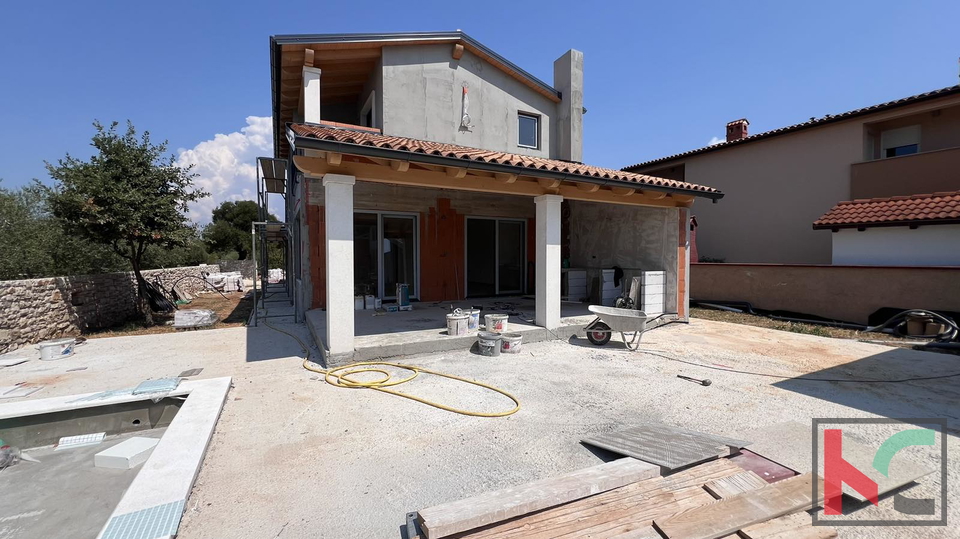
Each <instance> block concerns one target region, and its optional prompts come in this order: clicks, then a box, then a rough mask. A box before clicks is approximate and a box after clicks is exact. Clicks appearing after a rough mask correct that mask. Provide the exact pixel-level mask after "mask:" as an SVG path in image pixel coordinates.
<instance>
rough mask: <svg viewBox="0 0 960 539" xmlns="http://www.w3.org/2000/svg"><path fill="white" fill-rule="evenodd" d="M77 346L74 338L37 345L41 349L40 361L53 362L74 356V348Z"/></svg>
mask: <svg viewBox="0 0 960 539" xmlns="http://www.w3.org/2000/svg"><path fill="white" fill-rule="evenodd" d="M75 344H77V340H76V339H74V338H69V339H54V340H52V341H43V342H41V343H40V344H38V345H37V348H39V349H40V359H42V360H43V361H52V360H55V359H63V358H65V357H69V356H72V355H73V346H74V345H75Z"/></svg>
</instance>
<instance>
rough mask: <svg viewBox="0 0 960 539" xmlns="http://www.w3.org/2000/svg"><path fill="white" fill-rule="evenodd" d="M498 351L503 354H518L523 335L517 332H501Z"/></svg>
mask: <svg viewBox="0 0 960 539" xmlns="http://www.w3.org/2000/svg"><path fill="white" fill-rule="evenodd" d="M500 341H501V344H500V351H501V352H503V353H504V354H519V353H520V346H521V345H522V344H523V335H521V334H519V333H501V334H500Z"/></svg>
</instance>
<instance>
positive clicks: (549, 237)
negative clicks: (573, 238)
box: [533, 195, 563, 329]
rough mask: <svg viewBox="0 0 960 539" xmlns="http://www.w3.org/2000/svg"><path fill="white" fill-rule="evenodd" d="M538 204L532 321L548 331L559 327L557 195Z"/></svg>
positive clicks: (548, 197) (537, 198)
mask: <svg viewBox="0 0 960 539" xmlns="http://www.w3.org/2000/svg"><path fill="white" fill-rule="evenodd" d="M533 201H534V202H535V203H536V204H537V253H536V254H537V259H536V268H537V284H536V291H535V292H536V306H537V312H536V317H535V320H536V322H537V325H538V326H541V327H545V328H547V329H556V328H558V327H560V203H561V202H563V197H562V196H560V195H541V196H538V197H536V198H534V199H533Z"/></svg>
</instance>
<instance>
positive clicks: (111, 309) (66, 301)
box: [0, 265, 220, 353]
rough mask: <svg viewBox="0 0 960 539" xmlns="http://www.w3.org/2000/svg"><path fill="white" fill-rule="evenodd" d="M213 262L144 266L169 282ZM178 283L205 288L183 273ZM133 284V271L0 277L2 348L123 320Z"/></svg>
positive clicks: (212, 268) (128, 314)
mask: <svg viewBox="0 0 960 539" xmlns="http://www.w3.org/2000/svg"><path fill="white" fill-rule="evenodd" d="M219 271H220V268H219V266H217V265H204V266H191V267H184V268H169V269H159V270H148V271H144V272H143V275H144V278H146V279H147V281H150V282H152V281H153V280H154V278H155V277H157V276H158V275H159V276H160V279H161V281H162V282H163V283H164V285H165V286H167V287H169V286H170V285H172V284H173V283H174V282H175V281H177V280H178V279H180V278H181V277H187V276H191V277H202V276H203V274H204V273H217V272H219ZM178 288H180V289H182V290H183V291H185V292H187V293H189V294H196V293H197V292H200V291H202V290H209V289H208V288H207V286H206V285H205V284H204V282H203V281H201V280H200V279H193V278H187V279H183V280H181V281H180V283H179V285H178ZM136 294H137V283H136V279H134V276H133V273H132V272H127V273H105V274H101V275H80V276H73V277H48V278H43V279H24V280H18V281H0V353H4V352H7V351H10V350H14V349H17V348H20V347H21V346H26V345H29V344H34V343H37V342H40V341H43V340H47V339H54V338H58V337H63V336H72V335H79V334H81V333H83V332H85V331H88V330H92V329H102V328H108V327H111V326H115V325H117V324H122V323H124V322H126V321H128V320H130V319H131V318H133V317H135V316H136V314H137V303H136V297H137V296H136Z"/></svg>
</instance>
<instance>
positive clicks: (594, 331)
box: [587, 322, 612, 346]
mask: <svg viewBox="0 0 960 539" xmlns="http://www.w3.org/2000/svg"><path fill="white" fill-rule="evenodd" d="M611 335H612V333H610V326H608V325H606V324H604V323H603V322H597V323H595V324H593V327H591V328H590V329H589V330H588V331H587V339H589V340H590V342H592V343H593V344H595V345H597V346H603V345H605V344H607V343H608V342H610V337H611Z"/></svg>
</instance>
